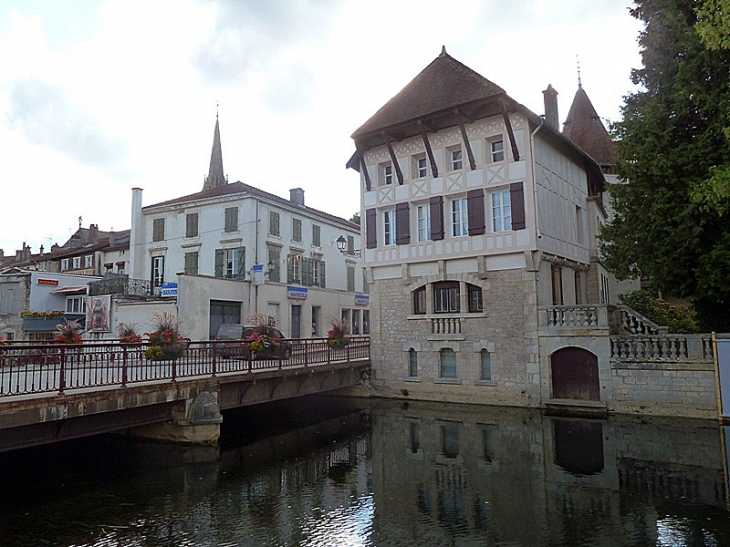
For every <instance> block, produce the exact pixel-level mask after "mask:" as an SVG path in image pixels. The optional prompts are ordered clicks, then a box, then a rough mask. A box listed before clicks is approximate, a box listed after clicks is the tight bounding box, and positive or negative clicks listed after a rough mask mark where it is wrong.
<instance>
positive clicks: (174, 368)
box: [172, 359, 177, 382]
mask: <svg viewBox="0 0 730 547" xmlns="http://www.w3.org/2000/svg"><path fill="white" fill-rule="evenodd" d="M175 380H177V359H173V360H172V381H173V382H174V381H175Z"/></svg>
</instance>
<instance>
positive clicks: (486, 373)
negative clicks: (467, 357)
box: [479, 349, 492, 380]
mask: <svg viewBox="0 0 730 547" xmlns="http://www.w3.org/2000/svg"><path fill="white" fill-rule="evenodd" d="M479 358H480V361H481V369H482V372H481V379H482V380H491V379H492V357H491V355H489V352H488V351H487V350H485V349H482V351H481V352H480V353H479Z"/></svg>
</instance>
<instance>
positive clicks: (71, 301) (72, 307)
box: [66, 296, 86, 313]
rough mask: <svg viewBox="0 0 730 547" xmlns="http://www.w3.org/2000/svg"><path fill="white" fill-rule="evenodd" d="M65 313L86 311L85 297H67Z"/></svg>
mask: <svg viewBox="0 0 730 547" xmlns="http://www.w3.org/2000/svg"><path fill="white" fill-rule="evenodd" d="M66 313H86V299H85V298H84V297H83V296H69V297H67V298H66Z"/></svg>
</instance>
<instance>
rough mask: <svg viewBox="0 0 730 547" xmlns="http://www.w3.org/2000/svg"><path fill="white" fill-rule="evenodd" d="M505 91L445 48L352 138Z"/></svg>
mask: <svg viewBox="0 0 730 547" xmlns="http://www.w3.org/2000/svg"><path fill="white" fill-rule="evenodd" d="M504 93H505V91H504V89H502V88H501V87H499V86H498V85H497V84H494V83H492V82H490V81H489V80H487V79H486V78H484V77H483V76H481V75H480V74H478V73H476V72H474V71H473V70H472V69H470V68H469V67H467V66H466V65H464V64H462V63H460V62H459V61H457V60H456V59H454V58H453V57H451V56H450V55H448V54H447V53H446V51H445V50H444V51H442V53H441V55H439V56H438V57H436V59H434V60H433V62H431V64H430V65H428V66H427V67H426V68H424V69H423V70H422V71H421V73H420V74H418V76H416V77H415V78H413V80H411V82H410V83H409V84H408V85H406V86H405V87H404V88H403V89H402V90H401V91H400V92H399V93H398V94H397V95H396V96H395V97H393V98H392V99H390V100H389V101H388V102H387V103H385V105H384V106H383V107H382V108H381V109H380V110H378V111H377V112H376V113H375V114H374V115H373V116H372V117H371V118H370V119H369V120H368V121H366V122H365V123H364V124H362V125H361V126H360V128H359V129H357V130H356V131H355V132H354V133H353V134H352V138H357V137H359V136H361V135H365V134H368V133H374V132H377V131H382V130H383V129H386V128H389V127H392V126H395V125H398V124H400V123H403V122H407V121H410V120H416V119H420V118H426V117H428V116H430V115H433V114H435V113H437V112H441V111H445V110H448V109H453V108H455V107H457V106H463V105H465V104H469V103H473V102H475V101H480V100H484V99H488V98H491V97H495V96H497V95H503V94H504Z"/></svg>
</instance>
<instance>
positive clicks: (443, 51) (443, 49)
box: [439, 46, 446, 57]
mask: <svg viewBox="0 0 730 547" xmlns="http://www.w3.org/2000/svg"><path fill="white" fill-rule="evenodd" d="M445 55H446V46H441V55H439V57H443V56H445Z"/></svg>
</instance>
